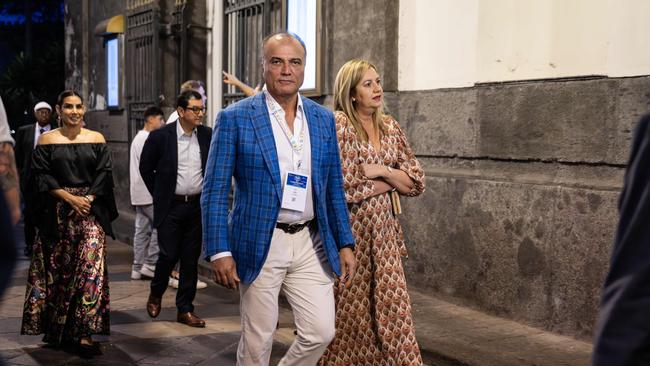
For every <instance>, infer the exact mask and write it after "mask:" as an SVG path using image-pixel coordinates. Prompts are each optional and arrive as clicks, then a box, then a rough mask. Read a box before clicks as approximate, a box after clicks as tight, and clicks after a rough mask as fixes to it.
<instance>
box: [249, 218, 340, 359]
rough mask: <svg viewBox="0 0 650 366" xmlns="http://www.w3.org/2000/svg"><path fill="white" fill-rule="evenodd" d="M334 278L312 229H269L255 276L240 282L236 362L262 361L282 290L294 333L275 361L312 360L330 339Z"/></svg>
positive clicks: (267, 351) (267, 352)
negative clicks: (266, 251) (263, 258)
mask: <svg viewBox="0 0 650 366" xmlns="http://www.w3.org/2000/svg"><path fill="white" fill-rule="evenodd" d="M333 286H334V277H333V274H332V270H331V267H330V265H329V262H328V261H327V255H326V253H325V249H324V248H323V245H322V242H321V240H320V236H319V235H318V232H317V231H315V232H312V231H311V230H309V229H303V230H301V231H300V232H298V233H295V234H287V233H285V232H284V231H282V230H280V229H275V230H274V232H273V238H272V239H271V248H270V249H269V254H268V257H267V258H266V262H264V266H263V267H262V271H261V272H260V274H259V276H258V277H257V278H256V279H255V281H253V283H251V284H250V285H240V288H239V293H240V297H241V301H240V312H241V324H242V334H241V338H240V340H239V347H238V349H237V365H240V366H249V365H256V366H257V365H268V364H269V359H270V356H271V346H272V345H273V333H274V332H275V329H276V325H277V322H278V295H279V294H280V291H283V292H284V294H285V296H286V297H287V300H288V301H289V304H291V308H292V310H293V315H294V320H295V324H296V328H297V330H298V335H297V336H296V339H295V340H294V342H293V344H292V345H291V347H290V348H289V350H288V351H287V353H286V354H285V355H284V357H283V358H282V360H280V363H279V364H278V365H281V366H287V365H300V366H308V365H316V363H317V362H318V360H319V359H320V357H321V355H322V354H323V353H324V352H325V349H326V348H327V346H328V345H329V343H330V342H331V341H332V339H333V338H334V334H335V332H336V328H335V326H334V318H335V309H334V292H333V291H334V288H333Z"/></svg>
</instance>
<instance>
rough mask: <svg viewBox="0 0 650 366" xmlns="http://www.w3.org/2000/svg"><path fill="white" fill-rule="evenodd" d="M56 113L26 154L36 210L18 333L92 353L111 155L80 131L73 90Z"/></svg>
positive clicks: (104, 287)
mask: <svg viewBox="0 0 650 366" xmlns="http://www.w3.org/2000/svg"><path fill="white" fill-rule="evenodd" d="M56 111H57V113H58V114H59V116H60V117H61V127H60V128H57V129H55V130H53V131H50V132H48V133H45V134H43V135H42V136H41V137H40V139H39V141H38V145H37V146H36V149H35V150H34V153H33V157H32V166H33V181H32V182H30V186H31V187H32V189H33V191H34V192H35V194H36V196H37V197H39V199H38V202H39V203H38V204H39V205H40V207H39V209H38V212H39V217H38V218H37V221H36V223H37V224H36V226H37V238H36V240H35V242H34V247H33V254H32V258H31V264H30V268H29V274H28V282H27V293H26V296H25V306H24V312H23V323H22V329H21V333H22V334H32V335H33V334H44V337H43V341H44V342H46V343H49V344H53V345H56V346H61V345H77V346H79V347H80V348H81V349H82V350H86V351H87V350H94V349H95V348H96V347H95V345H94V343H93V340H92V335H93V334H109V291H108V270H107V268H106V246H105V244H106V234H108V235H111V236H113V231H112V229H111V221H113V220H114V219H115V218H116V217H117V209H116V207H115V199H114V196H113V178H112V168H111V158H110V154H109V151H108V147H107V146H106V141H105V140H104V137H103V136H102V135H101V134H100V133H98V132H94V131H90V130H87V129H85V128H82V125H83V116H84V112H85V108H84V105H83V101H82V99H81V96H80V95H79V94H78V93H76V92H75V91H71V90H69V91H64V92H63V93H61V94H60V95H59V99H58V101H57V105H56Z"/></svg>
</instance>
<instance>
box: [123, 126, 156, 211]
mask: <svg viewBox="0 0 650 366" xmlns="http://www.w3.org/2000/svg"><path fill="white" fill-rule="evenodd" d="M147 137H149V131H145V130H140V131H138V133H137V134H136V135H135V137H134V138H133V142H131V152H130V155H131V159H130V160H129V181H130V183H131V184H130V191H131V204H132V205H134V206H138V205H150V204H152V203H153V198H152V197H151V193H149V190H148V189H147V186H146V185H145V184H144V181H143V180H142V176H141V175H140V155H142V148H143V147H144V142H145V141H147Z"/></svg>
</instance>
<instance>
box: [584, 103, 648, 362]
mask: <svg viewBox="0 0 650 366" xmlns="http://www.w3.org/2000/svg"><path fill="white" fill-rule="evenodd" d="M633 137H634V138H633V141H632V149H631V153H630V160H629V161H628V166H627V170H626V172H625V183H624V184H623V191H622V192H621V196H620V199H619V222H618V228H617V230H616V238H615V240H614V248H613V252H612V258H611V262H610V269H609V273H608V275H607V277H606V279H605V286H604V289H603V297H602V301H601V307H600V314H599V319H598V324H597V325H596V329H595V332H594V334H595V336H594V352H593V356H592V365H594V366H609V365H629V366H633V365H650V316H648V310H649V309H650V245H649V244H650V225H648V221H649V220H650V114H648V115H645V116H644V117H643V118H641V121H639V123H638V124H637V126H636V129H635V131H634V134H633Z"/></svg>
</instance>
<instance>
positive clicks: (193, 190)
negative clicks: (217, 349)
mask: <svg viewBox="0 0 650 366" xmlns="http://www.w3.org/2000/svg"><path fill="white" fill-rule="evenodd" d="M176 111H177V112H178V116H179V118H178V121H177V122H174V123H170V124H168V125H166V126H164V127H162V128H161V129H159V130H156V131H153V132H152V133H151V134H150V135H149V137H148V138H147V141H146V142H145V144H144V147H143V149H142V155H141V156H140V174H141V175H142V180H143V181H144V183H145V185H146V186H147V189H148V190H149V192H150V193H151V195H152V196H153V208H154V214H153V216H154V227H155V228H156V229H157V230H158V245H159V248H160V253H159V256H158V262H157V263H156V271H155V275H154V278H153V280H152V281H151V293H150V294H149V299H148V300H147V312H148V313H149V316H151V317H152V318H155V317H157V316H158V314H159V313H160V303H161V298H162V296H163V294H164V293H165V290H166V289H167V284H168V279H169V275H170V274H171V272H172V269H173V268H174V265H175V264H176V263H177V262H178V261H179V260H180V268H179V273H180V279H179V287H178V293H177V294H176V307H177V308H178V315H177V320H178V322H179V323H183V324H187V325H189V326H192V327H204V326H205V322H204V321H203V320H202V319H201V318H199V317H198V316H196V315H195V314H194V305H193V304H192V302H193V301H194V296H195V295H196V280H197V278H198V269H197V264H198V259H199V256H200V255H201V235H202V233H201V230H202V228H201V207H200V197H201V189H202V187H203V172H204V169H205V163H206V160H207V158H208V149H209V148H210V140H211V138H212V129H210V128H209V127H205V126H203V125H202V122H203V119H204V116H205V106H204V104H203V99H202V97H201V94H199V93H197V92H196V91H194V90H188V91H185V92H183V93H181V94H180V95H179V96H178V100H177V108H176Z"/></svg>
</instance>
